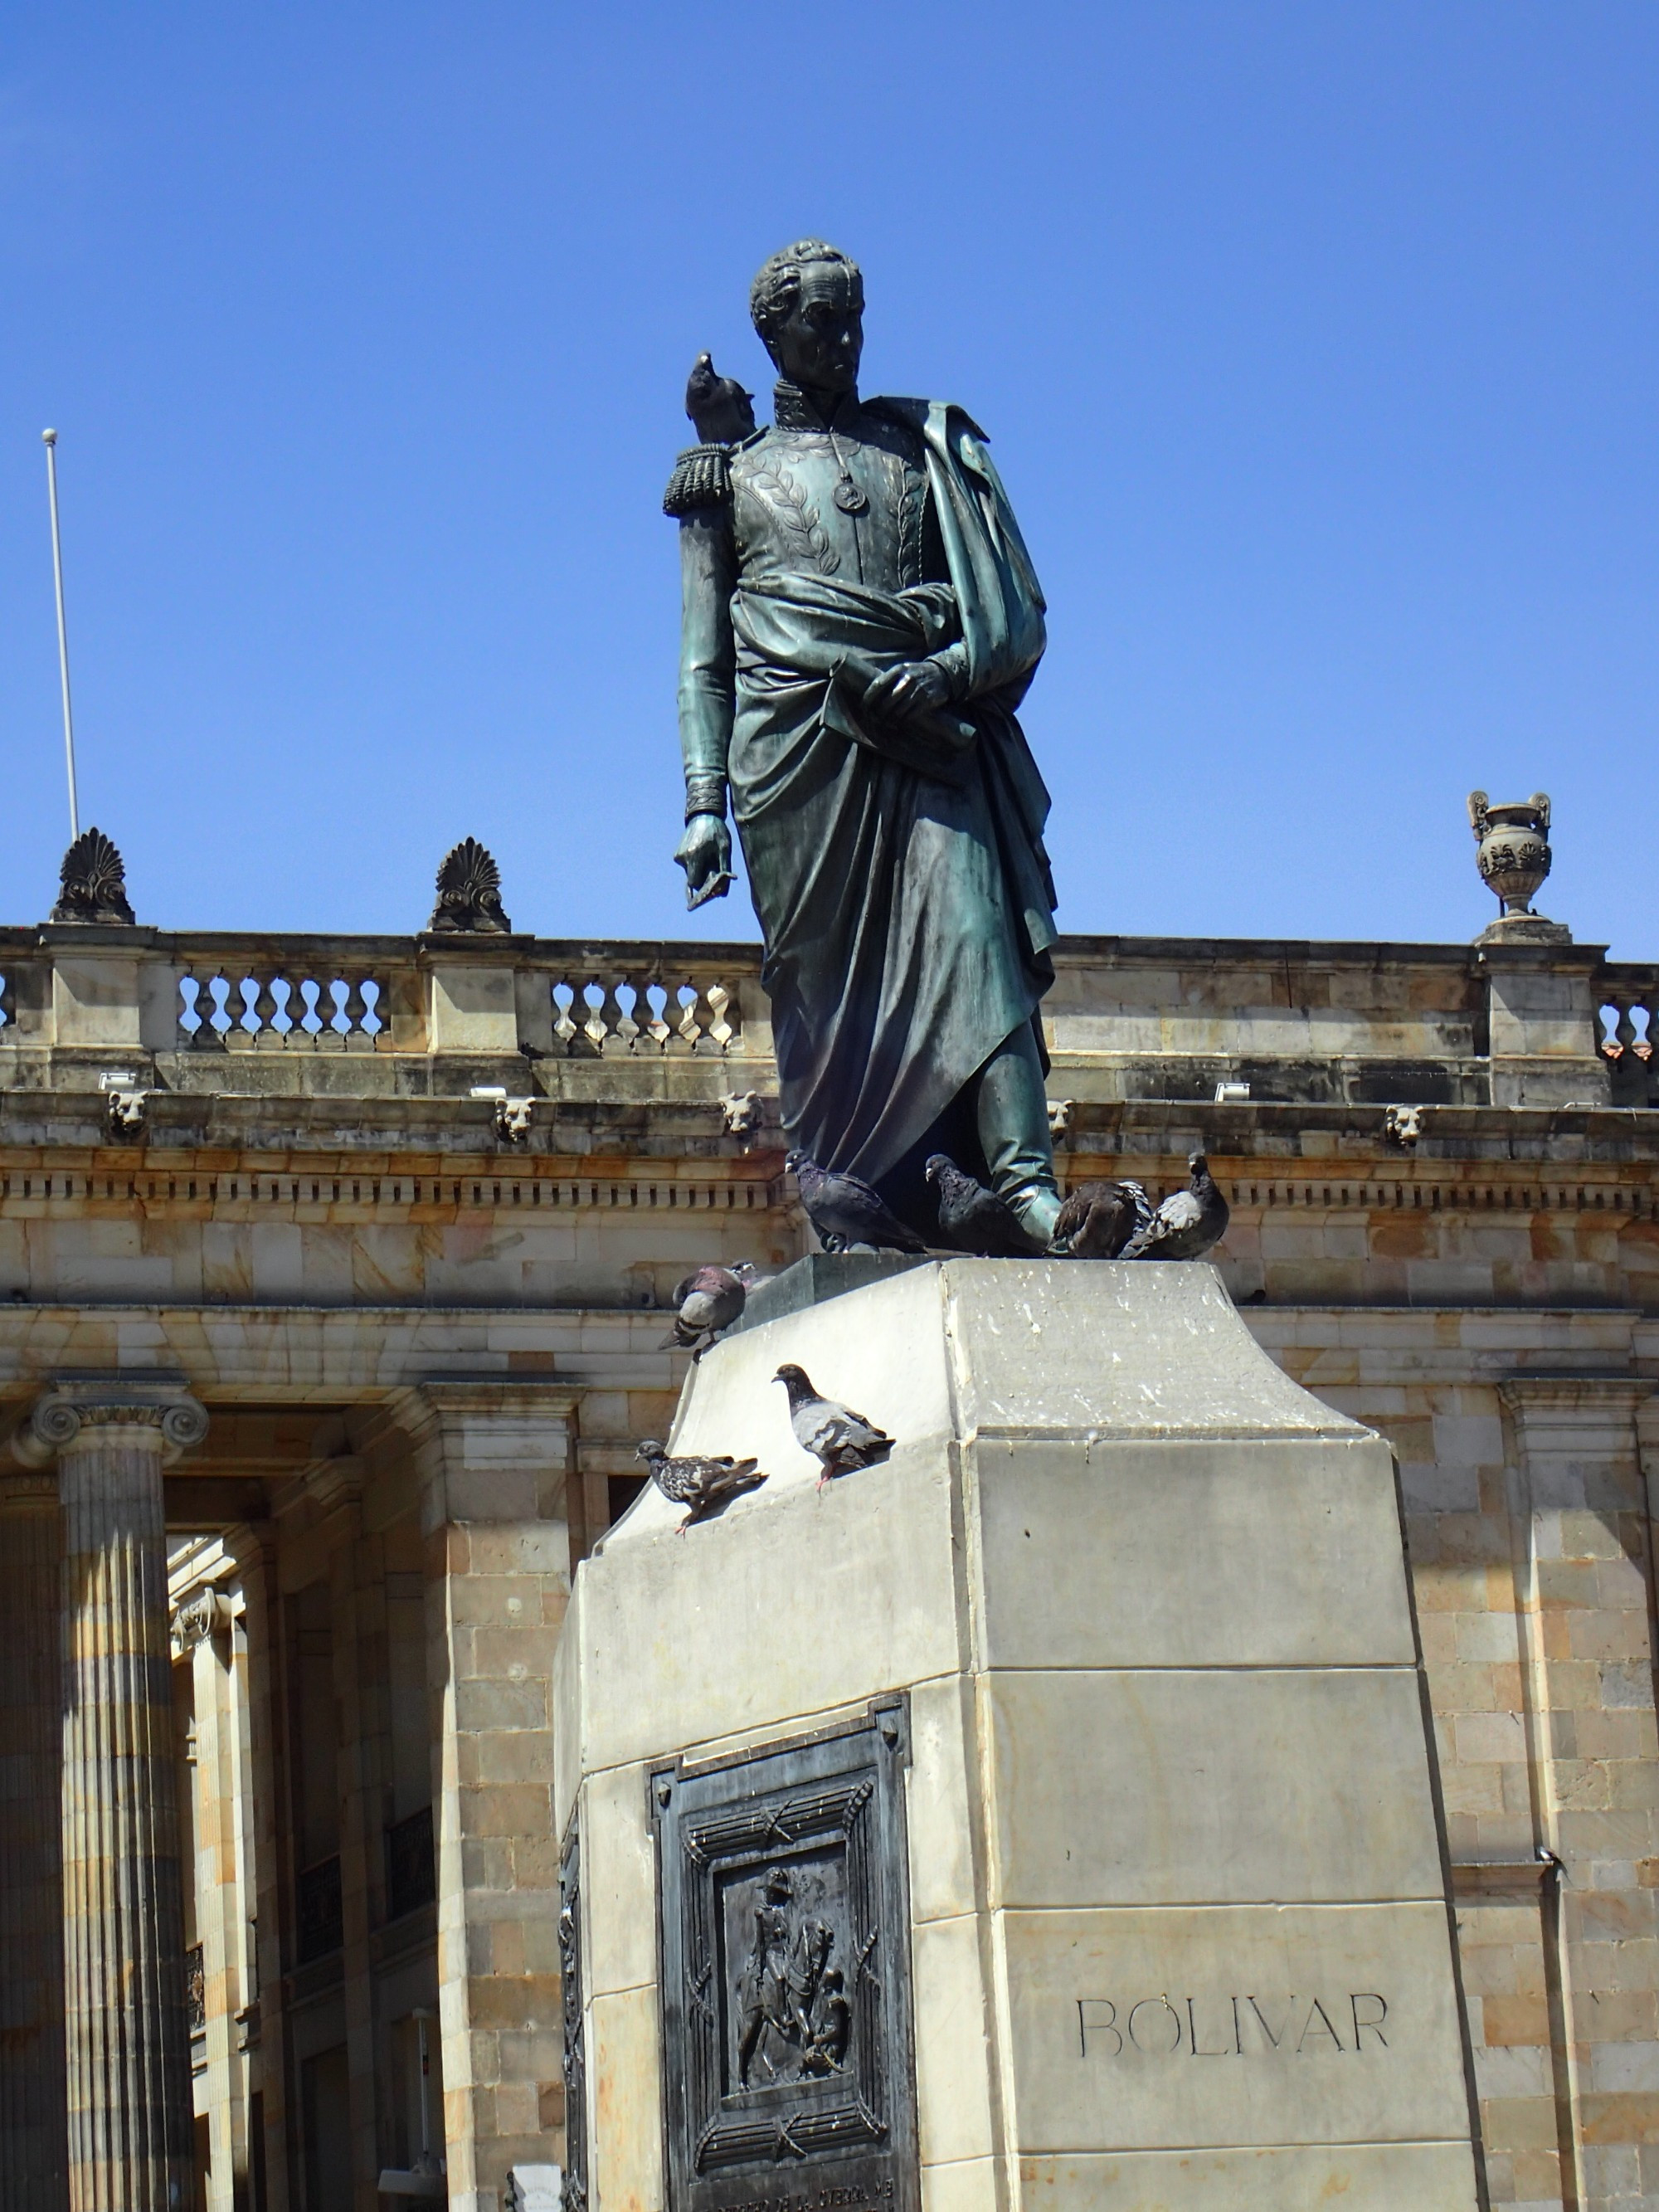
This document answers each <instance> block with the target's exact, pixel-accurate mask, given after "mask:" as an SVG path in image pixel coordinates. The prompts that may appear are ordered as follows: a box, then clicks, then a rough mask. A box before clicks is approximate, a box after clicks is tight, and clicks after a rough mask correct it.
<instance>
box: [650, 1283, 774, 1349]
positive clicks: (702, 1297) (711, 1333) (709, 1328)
mask: <svg viewBox="0 0 1659 2212" xmlns="http://www.w3.org/2000/svg"><path fill="white" fill-rule="evenodd" d="M754 1273H755V1271H754V1269H753V1268H752V1267H750V1264H749V1262H748V1261H747V1260H744V1261H740V1262H739V1264H738V1266H737V1267H698V1268H697V1269H696V1270H695V1272H694V1273H691V1274H689V1275H687V1276H686V1277H685V1278H684V1281H682V1282H678V1283H676V1284H675V1285H674V1305H675V1309H676V1311H675V1317H674V1326H673V1328H672V1329H671V1331H670V1332H669V1334H667V1335H666V1336H665V1337H664V1339H663V1340H662V1342H661V1343H660V1344H659V1346H657V1349H658V1351H659V1352H667V1351H668V1350H670V1349H671V1348H673V1349H676V1350H678V1351H681V1352H690V1354H691V1357H692V1358H693V1359H694V1360H696V1359H701V1358H702V1355H703V1354H704V1352H707V1351H708V1347H709V1346H710V1345H711V1344H713V1343H714V1340H715V1338H716V1337H717V1336H718V1335H719V1334H720V1331H721V1330H722V1329H726V1328H731V1326H732V1322H734V1321H737V1320H738V1319H739V1317H740V1316H741V1315H742V1313H743V1309H744V1303H745V1301H746V1300H747V1298H748V1296H749V1285H750V1282H751V1281H752V1280H753V1278H754Z"/></svg>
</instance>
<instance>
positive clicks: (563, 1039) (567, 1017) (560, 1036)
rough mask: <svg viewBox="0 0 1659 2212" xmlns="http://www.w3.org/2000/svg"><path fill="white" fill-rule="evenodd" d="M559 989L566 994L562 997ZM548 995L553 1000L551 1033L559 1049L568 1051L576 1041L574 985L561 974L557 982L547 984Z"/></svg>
mask: <svg viewBox="0 0 1659 2212" xmlns="http://www.w3.org/2000/svg"><path fill="white" fill-rule="evenodd" d="M561 991H563V992H565V993H566V994H568V995H567V996H566V997H564V998H561V997H560V996H559V994H560V992H561ZM548 995H549V996H550V998H551V1000H552V1001H553V1035H554V1036H555V1038H556V1040H557V1042H558V1046H559V1049H560V1050H561V1051H562V1052H568V1051H569V1049H570V1048H571V1046H572V1045H573V1044H574V1042H575V1041H576V1024H575V1020H574V1015H575V1011H576V992H575V987H574V984H572V983H571V982H569V981H568V980H567V979H566V978H565V977H563V976H561V977H560V978H559V980H558V981H557V982H556V983H550V984H549V986H548Z"/></svg>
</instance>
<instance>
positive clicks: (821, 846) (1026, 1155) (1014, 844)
mask: <svg viewBox="0 0 1659 2212" xmlns="http://www.w3.org/2000/svg"><path fill="white" fill-rule="evenodd" d="M750 311H751V313H752V315H753V318H754V322H755V327H756V329H757V331H758V332H759V334H760V337H761V338H762V340H763V343H764V344H765V346H766V349H767V350H768V352H769V354H770V355H771V356H772V360H773V362H774V364H775V367H776V368H777V371H778V383H777V386H776V391H775V403H774V413H775V421H774V422H773V424H772V426H771V427H770V428H761V429H758V430H757V429H755V428H753V427H752V423H753V416H752V413H751V412H750V410H749V408H748V405H747V401H748V394H747V393H745V392H744V391H743V388H742V386H740V385H738V384H736V383H734V382H733V381H732V380H730V379H720V378H717V377H716V376H715V375H714V368H713V364H712V362H710V361H709V360H708V356H701V357H700V358H699V361H698V362H697V365H696V368H695V369H694V370H693V372H692V381H691V386H690V388H689V390H688V395H687V409H688V412H689V413H690V414H691V415H692V417H693V420H694V422H696V426H697V428H698V431H699V435H700V436H702V440H703V442H702V443H701V444H700V445H698V446H696V447H693V448H692V449H691V450H690V452H689V453H684V454H682V455H681V457H680V460H679V462H678V465H677V467H676V469H675V471H674V476H673V479H672V481H671V483H670V485H669V489H668V493H667V495H666V497H665V501H664V505H665V507H666V509H667V511H668V512H669V513H671V514H673V515H676V516H678V520H679V523H680V546H681V562H682V573H683V580H684V628H683V635H682V649H681V658H680V690H679V706H680V738H681V746H682V750H683V753H684V763H685V793H686V798H685V820H686V829H685V836H684V839H683V840H682V842H681V844H680V848H679V851H678V854H677V855H676V858H677V859H678V861H679V863H680V865H681V866H683V867H684V870H685V873H686V890H687V902H688V903H689V904H690V905H692V906H697V905H700V904H702V902H703V900H705V899H707V898H711V897H719V896H722V895H723V894H724V893H725V891H726V889H727V888H728V886H729V884H730V883H731V879H732V878H731V872H730V871H731V858H732V848H731V838H730V834H729V832H728V830H727V829H726V798H727V793H728V790H729V792H730V795H731V799H732V811H733V814H734V815H735V817H736V820H737V824H738V835H739V836H740V837H741V839H742V841H743V854H744V864H745V866H746V867H747V870H748V874H749V882H750V891H751V894H752V896H753V898H754V902H755V910H756V913H757V915H758V916H759V919H760V924H761V928H762V932H763V935H764V938H765V967H764V978H765V982H766V987H767V989H768V991H769V994H770V996H771V1000H772V1015H773V1023H774V1032H775V1039H776V1048H777V1060H778V1076H779V1085H780V1090H781V1103H782V1115H783V1126H784V1129H785V1132H786V1133H787V1137H788V1139H789V1141H790V1143H791V1144H792V1145H793V1146H797V1147H799V1150H801V1151H802V1152H805V1153H806V1154H807V1155H809V1156H810V1157H811V1158H812V1159H813V1160H815V1161H817V1162H818V1163H819V1164H821V1165H823V1166H824V1167H826V1168H829V1169H832V1170H849V1171H851V1172H853V1173H854V1174H856V1175H859V1176H863V1177H864V1178H865V1179H866V1181H868V1182H872V1183H873V1184H875V1186H876V1187H877V1188H878V1190H879V1191H880V1192H881V1194H882V1195H883V1197H884V1199H885V1200H887V1202H888V1203H889V1204H890V1206H892V1207H893V1209H894V1211H895V1212H897V1213H898V1214H899V1215H900V1216H901V1217H902V1218H905V1219H907V1220H908V1221H909V1222H911V1223H912V1224H913V1225H915V1227H916V1228H918V1229H921V1230H924V1231H927V1232H928V1233H929V1234H930V1236H931V1235H933V1231H935V1229H936V1224H935V1221H934V1200H933V1194H932V1193H931V1191H930V1188H929V1186H928V1185H927V1182H926V1181H925V1179H924V1176H923V1172H922V1170H923V1163H924V1162H925V1161H926V1159H927V1157H928V1155H929V1154H930V1153H932V1152H947V1153H949V1154H950V1155H951V1158H953V1159H955V1160H957V1161H960V1162H961V1163H963V1165H964V1166H966V1167H967V1168H969V1170H971V1171H972V1172H973V1173H975V1174H976V1175H979V1176H981V1178H982V1179H983V1180H984V1181H986V1182H988V1183H989V1184H990V1185H991V1187H992V1188H994V1190H995V1191H996V1192H997V1193H998V1194H999V1195H1000V1197H1002V1198H1003V1199H1004V1200H1006V1202H1007V1203H1008V1205H1009V1206H1012V1209H1013V1211H1014V1212H1015V1213H1016V1215H1017V1216H1018V1218H1019V1220H1020V1222H1021V1225H1022V1226H1023V1227H1024V1229H1025V1231H1027V1232H1028V1233H1029V1234H1030V1236H1031V1237H1033V1238H1034V1239H1035V1240H1036V1243H1038V1244H1039V1245H1040V1246H1041V1245H1046V1244H1047V1243H1048V1239H1049V1237H1050V1236H1051V1234H1052V1232H1053V1228H1054V1217H1055V1215H1056V1214H1057V1213H1058V1212H1059V1206H1060V1200H1059V1195H1058V1193H1057V1191H1056V1189H1055V1186H1054V1158H1053V1152H1052V1148H1051V1142H1050V1138H1049V1133H1048V1110H1047V1105H1046V1102H1045V1099H1044V1096H1043V1078H1044V1074H1045V1073H1046V1068H1047V1061H1046V1059H1045V1057H1044V1054H1043V1051H1042V1033H1041V1028H1040V1025H1039V1022H1038V1018H1037V1009H1038V1007H1039V1005H1040V1003H1041V1001H1042V995H1043V994H1044V992H1045V991H1046V990H1047V989H1048V986H1049V983H1050V982H1051V981H1052V980H1053V968H1052V963H1051V959H1050V953H1051V950H1052V948H1053V946H1054V943H1055V941H1056V933H1055V930H1054V884H1053V879H1052V877H1051V875H1050V873H1049V868H1048V855H1047V854H1046V853H1045V852H1044V850H1043V845H1042V829H1043V823H1044V821H1045V819H1046V817H1047V815H1048V793H1047V792H1046V791H1045V789H1044V788H1043V785H1042V778H1041V776H1040V775H1038V773H1037V769H1036V763H1035V762H1034V761H1033V760H1032V758H1031V755H1030V750H1029V749H1028V748H1027V745H1026V743H1025V739H1024V734H1023V732H1021V729H1020V726H1019V724H1018V720H1016V719H1015V710H1016V708H1018V705H1019V702H1020V701H1021V699H1022V698H1023V697H1024V693H1025V690H1026V687H1027V686H1028V684H1030V680H1031V676H1032V673H1033V671H1035V669H1036V665H1037V662H1038V661H1039V659H1041V658H1042V651H1043V647H1044V644H1045V641H1046V640H1045V632H1044V628H1043V602H1042V592H1041V590H1040V589H1039V587H1038V584H1037V580H1036V574H1034V572H1033V570H1032V567H1031V562H1030V556H1029V555H1028V554H1027V552H1026V550H1025V545H1024V540H1023V539H1022V538H1021V537H1020V534H1019V529H1018V525H1017V524H1016V522H1015V520H1014V518H1013V514H1012V510H1011V509H1010V507H1009V505H1008V501H1007V497H1006V494H1005V492H1004V490H1003V488H1002V484H1001V482H1000V478H999V477H998V475H997V472H996V470H995V468H994V466H993V465H992V462H991V459H990V456H989V454H988V453H987V451H986V448H985V440H984V435H983V433H982V432H981V431H980V430H979V429H978V428H977V427H976V426H975V424H974V423H973V422H971V421H970V420H969V417H968V416H966V415H965V414H964V413H963V411H962V410H961V409H960V408H957V407H953V406H949V405H946V404H943V403H942V402H939V401H930V400H919V399H869V400H865V399H861V398H860V396H859V391H858V370H859V357H860V351H861V349H862V346H863V311H864V290H863V282H862V279H861V277H860V274H859V270H858V269H857V267H856V265H855V264H854V263H853V262H852V261H850V260H849V259H848V257H847V256H846V255H845V254H844V253H841V252H837V250H836V248H835V247H834V246H826V245H823V243H821V242H820V241H819V240H813V239H807V240H802V241H801V242H800V243H799V244H798V245H795V246H789V247H787V248H786V249H785V250H784V252H781V253H778V254H775V255H774V256H773V258H771V260H769V262H767V264H765V266H764V267H763V269H762V270H761V271H760V274H759V275H758V276H757V277H756V279H755V283H754V287H753V290H752V293H751V295H750ZM934 1241H937V1238H936V1237H934Z"/></svg>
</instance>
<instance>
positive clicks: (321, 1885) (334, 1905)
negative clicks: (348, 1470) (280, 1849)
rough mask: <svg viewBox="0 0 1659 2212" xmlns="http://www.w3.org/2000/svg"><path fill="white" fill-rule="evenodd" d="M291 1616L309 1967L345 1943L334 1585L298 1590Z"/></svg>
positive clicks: (298, 1843) (298, 1861) (298, 1870)
mask: <svg viewBox="0 0 1659 2212" xmlns="http://www.w3.org/2000/svg"><path fill="white" fill-rule="evenodd" d="M287 1613H288V1621H289V1716H290V1725H289V1741H290V1742H291V1743H292V1745H293V1747H294V1748H293V1770H292V1771H293V1807H292V1817H293V1821H294V1868H295V1899H294V1921H295V1953H296V1955H297V1958H298V1960H299V1963H300V1964H301V1966H304V1965H307V1963H308V1962H309V1961H310V1960H313V1959H321V1958H325V1957H326V1955H327V1954H328V1953H329V1952H331V1951H337V1950H338V1949H339V1948H340V1942H341V1927H340V1783H339V1720H338V1715H337V1709H336V1704H335V1696H334V1635H333V1626H332V1623H331V1620H330V1617H329V1594H328V1584H327V1583H325V1582H319V1583H312V1584H311V1586H310V1588H309V1589H302V1590H297V1591H295V1594H294V1595H293V1596H292V1597H291V1598H290V1599H289V1602H288V1607H287Z"/></svg>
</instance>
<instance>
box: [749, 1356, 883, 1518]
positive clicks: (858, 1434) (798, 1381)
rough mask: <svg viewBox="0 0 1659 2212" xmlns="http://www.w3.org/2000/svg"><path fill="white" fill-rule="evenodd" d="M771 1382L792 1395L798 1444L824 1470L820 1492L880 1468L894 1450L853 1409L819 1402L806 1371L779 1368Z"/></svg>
mask: <svg viewBox="0 0 1659 2212" xmlns="http://www.w3.org/2000/svg"><path fill="white" fill-rule="evenodd" d="M772 1380H773V1381H774V1382H775V1383H782V1385H783V1387H784V1389H786V1390H787V1392H788V1393H789V1425H790V1427H791V1428H792V1429H793V1431H794V1432H795V1442H796V1443H798V1444H799V1446H800V1448H801V1449H802V1450H803V1451H808V1452H811V1455H812V1456H813V1458H814V1459H815V1460H817V1462H818V1464H819V1466H820V1467H821V1468H823V1474H821V1475H819V1477H818V1488H819V1489H820V1490H822V1489H823V1486H824V1484H825V1483H826V1482H828V1481H829V1480H830V1479H831V1477H832V1476H834V1475H837V1474H852V1472H853V1470H854V1468H860V1467H878V1466H879V1465H880V1463H881V1462H882V1461H883V1460H884V1459H885V1458H886V1456H887V1455H888V1453H889V1452H890V1451H891V1450H892V1449H893V1439H892V1438H891V1437H889V1436H884V1435H883V1434H882V1431H880V1430H879V1429H878V1427H877V1426H876V1425H875V1423H874V1422H873V1421H866V1419H865V1418H864V1416H863V1414H862V1413H854V1412H853V1411H852V1409H851V1408H850V1407H847V1406H837V1405H836V1403H835V1401H834V1400H833V1399H830V1398H820V1397H819V1395H818V1394H817V1391H816V1390H815V1389H813V1388H812V1378H811V1376H810V1375H808V1373H807V1372H806V1370H805V1368H804V1367H794V1366H785V1367H780V1368H779V1370H778V1371H777V1373H776V1374H775V1376H773V1377H772Z"/></svg>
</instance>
